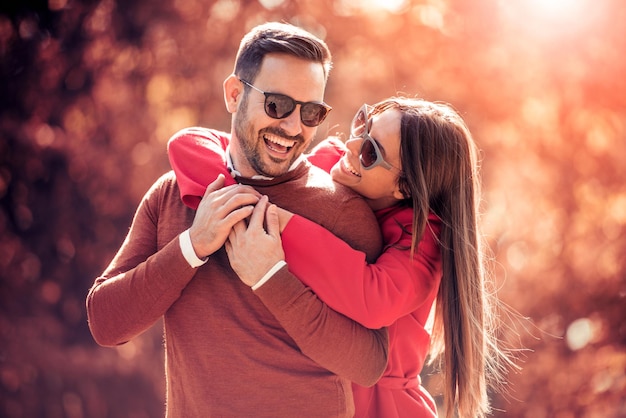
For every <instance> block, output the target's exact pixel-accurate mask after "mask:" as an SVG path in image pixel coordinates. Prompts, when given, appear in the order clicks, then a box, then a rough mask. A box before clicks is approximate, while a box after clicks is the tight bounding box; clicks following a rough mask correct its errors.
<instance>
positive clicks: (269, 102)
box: [265, 94, 296, 119]
mask: <svg viewBox="0 0 626 418" xmlns="http://www.w3.org/2000/svg"><path fill="white" fill-rule="evenodd" d="M295 108H296V103H295V102H294V101H293V99H292V98H291V97H289V96H284V95H282V94H268V95H267V97H266V98H265V113H267V115H268V116H269V117H271V118H274V119H282V118H286V117H287V116H289V115H290V114H291V112H293V110H294V109H295Z"/></svg>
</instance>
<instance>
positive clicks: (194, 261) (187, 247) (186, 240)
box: [178, 229, 209, 268]
mask: <svg viewBox="0 0 626 418" xmlns="http://www.w3.org/2000/svg"><path fill="white" fill-rule="evenodd" d="M178 242H179V243H180V250H181V251H182V253H183V257H185V260H187V263H189V265H190V266H191V267H193V268H197V267H200V266H202V265H204V264H205V263H206V262H207V261H209V256H206V257H204V258H199V257H198V255H197V254H196V252H195V250H194V249H193V244H192V243H191V236H190V235H189V230H188V229H187V230H185V231H184V232H182V233H181V234H180V235H179V236H178Z"/></svg>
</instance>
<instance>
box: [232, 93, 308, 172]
mask: <svg viewBox="0 0 626 418" xmlns="http://www.w3.org/2000/svg"><path fill="white" fill-rule="evenodd" d="M246 108H247V103H242V104H241V106H240V110H239V111H238V112H237V114H236V115H235V121H234V129H235V134H236V136H237V138H238V141H239V146H240V147H241V150H242V151H243V154H244V157H245V158H246V160H247V161H248V164H249V165H250V167H251V168H252V169H253V170H254V171H255V172H256V173H257V174H260V175H262V176H266V177H276V176H280V175H281V174H285V172H287V170H288V169H289V167H291V165H292V164H293V162H294V161H295V160H296V159H297V158H298V157H299V156H300V155H301V153H302V152H300V153H295V154H293V156H292V159H291V161H290V162H289V164H288V165H287V166H286V167H285V165H284V161H283V160H279V159H275V158H272V157H271V156H269V158H270V160H272V161H273V162H275V163H276V164H272V163H269V164H268V163H266V162H264V161H263V159H262V157H261V155H262V152H261V150H262V149H263V148H264V147H265V141H264V140H263V139H262V137H263V133H265V132H268V133H269V132H271V133H274V134H275V135H279V136H282V137H285V138H291V139H296V140H297V143H296V145H295V146H294V148H295V147H298V146H300V145H301V144H302V143H303V142H304V138H302V136H301V135H298V136H296V137H291V136H289V135H287V134H285V132H284V131H283V130H282V129H278V128H265V129H262V130H261V131H259V132H255V131H254V127H253V125H252V123H250V121H249V119H248V112H247V111H246V110H245V109H246ZM246 128H247V129H246ZM259 137H261V139H259ZM235 169H237V167H235Z"/></svg>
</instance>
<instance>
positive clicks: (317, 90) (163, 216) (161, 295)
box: [87, 23, 388, 417]
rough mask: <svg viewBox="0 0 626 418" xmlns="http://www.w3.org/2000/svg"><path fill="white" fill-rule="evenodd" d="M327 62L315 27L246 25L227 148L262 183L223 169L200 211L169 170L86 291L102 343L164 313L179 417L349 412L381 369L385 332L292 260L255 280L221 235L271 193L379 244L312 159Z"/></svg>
mask: <svg viewBox="0 0 626 418" xmlns="http://www.w3.org/2000/svg"><path fill="white" fill-rule="evenodd" d="M329 69H330V52H329V51H328V48H327V46H326V45H325V43H324V42H323V41H321V40H319V39H318V38H316V37H314V36H313V35H311V34H310V33H308V32H306V31H303V30H301V29H298V28H295V27H293V26H291V25H285V24H277V23H271V24H266V25H261V26H259V27H256V28H254V29H253V30H252V31H251V32H250V33H249V34H248V35H246V36H245V37H244V39H243V40H242V42H241V45H240V48H239V52H238V54H237V59H236V63H235V71H234V74H233V75H231V76H229V77H228V78H227V79H226V80H225V82H224V97H225V101H226V107H227V109H228V111H229V112H230V113H232V129H231V142H230V148H229V150H228V156H229V158H230V160H231V161H230V165H231V166H232V168H233V170H235V172H236V173H237V180H238V181H239V182H240V183H244V184H248V185H251V186H253V187H254V188H255V189H256V190H257V191H258V192H257V191H254V189H252V188H250V187H248V186H243V185H231V186H228V187H223V188H221V186H222V183H221V182H223V178H220V179H219V180H218V181H216V182H214V183H213V184H211V185H210V186H209V187H208V188H207V190H206V193H205V194H204V198H203V199H202V202H200V205H199V206H198V209H197V211H195V212H194V211H193V210H192V209H190V208H188V207H186V206H185V205H184V204H183V203H182V201H181V199H180V197H179V194H180V190H179V188H178V185H177V183H176V178H175V177H174V175H173V173H172V172H170V173H167V174H165V175H164V176H163V177H161V178H160V179H159V180H158V181H157V182H156V183H155V184H154V185H153V187H152V188H151V189H150V191H149V192H148V193H147V194H146V196H145V197H144V199H143V200H142V202H141V204H140V206H139V208H138V210H137V213H136V214H135V218H134V220H133V224H132V226H131V229H130V231H129V233H128V236H127V237H126V240H125V241H124V243H123V245H122V247H121V248H120V250H119V251H118V253H117V255H116V256H115V258H114V259H113V261H112V262H111V264H110V265H109V266H108V267H107V269H106V270H105V272H104V273H103V274H102V276H101V277H98V278H97V279H96V281H95V283H94V285H93V287H92V289H91V290H90V292H89V295H88V297H87V311H88V317H89V325H90V329H91V331H92V334H93V336H94V338H95V340H96V341H97V342H98V343H99V344H101V345H107V346H112V345H118V344H123V343H124V342H126V341H128V340H129V339H131V338H133V337H134V336H136V335H138V334H140V333H141V332H143V331H145V330H146V329H147V328H148V327H150V326H151V325H152V324H153V323H154V322H155V321H156V320H157V319H159V318H160V317H163V319H164V328H165V346H166V373H167V412H166V415H167V416H169V417H210V416H256V417H263V416H273V417H276V416H340V417H344V416H346V417H347V416H351V415H352V414H353V411H354V407H353V403H352V397H351V390H350V381H349V380H354V381H355V382H358V383H361V384H366V385H371V384H373V383H374V382H375V381H376V380H377V379H378V377H379V376H380V375H381V374H382V372H383V370H384V368H385V365H386V360H387V344H388V343H387V334H386V331H385V330H367V329H365V328H363V327H362V326H360V325H358V324H357V323H355V322H353V321H351V320H349V319H347V318H346V317H344V316H342V315H340V314H338V313H336V312H334V311H332V310H330V309H329V308H328V307H327V306H325V305H323V304H322V303H321V302H320V301H319V299H317V298H316V297H315V295H314V294H312V293H311V291H310V289H307V288H305V287H304V286H303V285H301V284H300V283H299V282H298V281H297V280H292V281H290V280H286V279H285V278H288V276H289V274H288V271H287V268H286V267H284V266H283V267H282V268H280V271H279V272H278V274H274V277H272V278H271V279H270V280H269V281H267V282H266V283H265V284H263V285H262V286H260V287H257V288H256V289H255V290H251V289H250V288H249V287H248V286H246V285H245V284H243V283H242V282H241V281H240V280H239V278H238V277H237V275H236V274H235V273H234V271H233V270H232V268H231V267H230V265H229V262H228V257H227V255H226V251H225V250H224V246H223V245H224V242H225V241H226V239H227V237H228V234H229V232H230V230H231V228H232V227H233V225H235V224H236V223H237V222H239V221H240V220H242V219H245V218H246V217H248V216H249V215H250V214H251V212H252V208H253V205H255V204H256V203H257V202H258V201H259V198H260V196H261V193H262V194H264V195H266V196H268V197H269V199H270V200H271V201H272V202H273V203H276V204H278V205H280V206H282V207H285V208H286V209H289V210H291V211H293V212H295V213H299V214H301V215H303V216H306V217H308V218H310V219H312V220H314V221H316V222H318V223H320V224H322V225H323V226H325V227H327V228H328V229H330V230H331V231H333V232H334V233H335V234H336V235H338V236H340V237H341V238H342V239H344V240H346V241H347V242H348V243H350V244H351V245H353V246H354V247H355V248H358V249H361V250H363V251H364V252H365V253H366V254H368V256H370V258H372V257H376V256H377V255H378V254H377V253H378V251H379V250H380V242H381V239H380V232H379V230H378V225H377V223H376V220H375V218H374V216H373V214H372V213H371V211H370V210H369V208H368V207H367V205H366V204H365V202H363V201H362V200H361V199H360V198H359V197H358V196H356V195H355V194H353V192H351V191H350V190H348V189H346V188H344V187H341V186H340V185H337V184H334V183H333V182H332V181H331V180H330V177H329V176H328V175H327V174H325V173H323V172H322V171H321V170H318V169H316V168H314V167H312V166H311V165H310V164H309V163H308V162H307V161H306V160H305V159H304V158H302V152H303V151H304V150H305V149H306V148H307V147H308V146H309V144H310V143H311V141H312V139H313V137H314V135H315V132H316V126H317V125H319V124H320V123H321V122H322V121H323V119H324V117H325V115H326V113H327V112H328V110H329V108H328V106H326V105H325V104H323V97H324V89H325V85H326V80H327V77H328V71H329ZM202 133H203V130H202V129H200V128H195V129H192V130H188V131H186V132H185V133H184V134H187V135H194V134H197V135H202ZM329 262H334V260H329ZM271 273H275V272H271ZM281 278H283V280H281Z"/></svg>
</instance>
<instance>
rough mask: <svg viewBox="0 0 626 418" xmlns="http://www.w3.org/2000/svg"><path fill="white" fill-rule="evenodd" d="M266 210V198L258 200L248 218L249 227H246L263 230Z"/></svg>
mask: <svg viewBox="0 0 626 418" xmlns="http://www.w3.org/2000/svg"><path fill="white" fill-rule="evenodd" d="M266 208H267V196H262V197H261V199H259V202H258V203H257V204H256V206H255V207H254V210H253V211H252V216H251V217H250V225H249V226H248V228H259V229H262V228H263V221H264V220H265V210H266Z"/></svg>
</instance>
